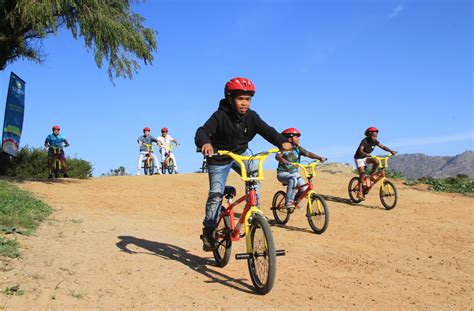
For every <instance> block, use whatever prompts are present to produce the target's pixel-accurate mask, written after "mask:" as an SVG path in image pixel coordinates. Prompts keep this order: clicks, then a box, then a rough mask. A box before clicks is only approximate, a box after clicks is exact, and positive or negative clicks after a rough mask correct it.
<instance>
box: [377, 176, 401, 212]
mask: <svg viewBox="0 0 474 311" xmlns="http://www.w3.org/2000/svg"><path fill="white" fill-rule="evenodd" d="M379 196H380V201H381V202H382V205H383V207H385V209H387V210H391V209H392V208H394V207H395V206H396V205H397V201H398V192H397V188H396V187H395V185H394V184H393V183H392V182H391V181H390V180H384V181H383V182H382V185H381V186H380V191H379ZM387 198H393V202H390V201H389V199H387Z"/></svg>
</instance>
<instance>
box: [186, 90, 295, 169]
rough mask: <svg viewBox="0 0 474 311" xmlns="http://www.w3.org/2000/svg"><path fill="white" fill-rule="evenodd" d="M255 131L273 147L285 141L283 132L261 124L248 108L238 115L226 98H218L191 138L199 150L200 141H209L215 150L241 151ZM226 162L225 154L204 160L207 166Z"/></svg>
mask: <svg viewBox="0 0 474 311" xmlns="http://www.w3.org/2000/svg"><path fill="white" fill-rule="evenodd" d="M256 134H259V135H260V136H262V137H263V138H265V140H267V141H268V142H269V143H271V144H273V145H275V146H277V147H281V144H282V143H284V142H287V140H286V138H285V137H284V136H283V135H281V134H280V133H278V132H277V131H276V130H275V129H274V128H273V127H271V126H269V125H268V124H267V123H265V122H264V121H263V120H262V119H261V118H260V116H259V115H258V114H257V113H256V112H255V111H253V110H251V109H249V110H247V112H246V113H245V114H244V115H239V114H238V113H237V112H236V111H235V109H234V108H233V107H232V106H231V105H230V104H229V102H228V101H227V99H221V101H220V102H219V109H217V111H216V112H214V113H213V114H212V116H211V117H210V118H209V120H207V122H206V123H205V124H204V125H203V126H201V127H200V128H198V129H197V131H196V136H195V137H194V141H195V143H196V146H197V147H198V148H199V149H201V147H202V145H204V144H211V145H212V146H213V147H214V148H217V150H229V151H232V152H234V153H237V154H242V153H244V152H245V150H247V148H248V143H249V141H251V140H252V139H253V138H254V137H255V135H256ZM230 161H231V159H230V158H229V157H228V156H218V157H211V158H209V159H208V163H209V164H211V165H224V164H227V163H229V162H230Z"/></svg>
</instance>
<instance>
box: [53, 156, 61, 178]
mask: <svg viewBox="0 0 474 311" xmlns="http://www.w3.org/2000/svg"><path fill="white" fill-rule="evenodd" d="M59 163H60V161H59V159H58V158H56V159H55V160H54V177H55V178H59V170H60V164H59Z"/></svg>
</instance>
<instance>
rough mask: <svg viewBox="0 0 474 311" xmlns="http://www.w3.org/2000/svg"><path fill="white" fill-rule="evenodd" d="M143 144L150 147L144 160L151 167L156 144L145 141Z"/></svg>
mask: <svg viewBox="0 0 474 311" xmlns="http://www.w3.org/2000/svg"><path fill="white" fill-rule="evenodd" d="M143 145H144V146H145V147H146V148H147V149H148V153H147V154H146V157H145V159H144V161H145V164H146V166H148V167H149V166H150V161H151V159H152V157H151V154H152V153H153V148H154V146H153V144H146V143H143Z"/></svg>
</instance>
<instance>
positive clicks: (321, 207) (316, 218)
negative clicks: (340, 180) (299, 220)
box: [306, 194, 329, 234]
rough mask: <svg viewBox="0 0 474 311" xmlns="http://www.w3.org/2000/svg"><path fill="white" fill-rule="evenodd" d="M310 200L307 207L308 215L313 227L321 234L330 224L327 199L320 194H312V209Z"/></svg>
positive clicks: (310, 224)
mask: <svg viewBox="0 0 474 311" xmlns="http://www.w3.org/2000/svg"><path fill="white" fill-rule="evenodd" d="M309 207H310V205H309V202H308V205H307V208H306V217H308V223H309V226H310V227H311V229H313V231H314V232H315V233H317V234H321V233H323V232H324V231H326V229H327V228H328V224H329V209H328V206H327V204H326V200H324V198H323V197H322V196H320V195H319V194H313V195H312V196H311V210H310V208H309Z"/></svg>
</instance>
